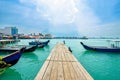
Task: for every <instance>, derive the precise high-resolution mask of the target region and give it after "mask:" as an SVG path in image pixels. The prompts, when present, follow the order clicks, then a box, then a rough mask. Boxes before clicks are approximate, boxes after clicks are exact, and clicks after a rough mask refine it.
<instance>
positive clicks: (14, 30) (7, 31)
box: [0, 27, 18, 36]
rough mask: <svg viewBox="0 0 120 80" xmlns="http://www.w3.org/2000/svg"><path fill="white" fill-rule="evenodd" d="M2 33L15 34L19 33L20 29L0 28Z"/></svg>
mask: <svg viewBox="0 0 120 80" xmlns="http://www.w3.org/2000/svg"><path fill="white" fill-rule="evenodd" d="M0 33H3V34H5V35H12V36H13V35H17V34H18V29H17V28H16V27H5V28H4V29H0Z"/></svg>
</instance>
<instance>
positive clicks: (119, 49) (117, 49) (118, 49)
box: [80, 41, 120, 52]
mask: <svg viewBox="0 0 120 80" xmlns="http://www.w3.org/2000/svg"><path fill="white" fill-rule="evenodd" d="M80 43H81V45H82V46H83V47H84V48H85V49H86V50H92V51H99V52H120V47H118V46H115V45H114V46H113V44H112V45H111V47H106V46H88V45H85V44H84V43H82V42H80ZM115 43H116V41H115ZM117 43H118V42H117Z"/></svg>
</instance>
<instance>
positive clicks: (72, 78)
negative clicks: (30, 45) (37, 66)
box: [35, 43, 93, 80]
mask: <svg viewBox="0 0 120 80" xmlns="http://www.w3.org/2000/svg"><path fill="white" fill-rule="evenodd" d="M35 80H93V78H92V77H91V76H90V75H89V73H88V72H87V71H86V70H85V69H84V67H83V66H82V65H81V64H80V63H79V62H78V60H77V59H76V58H75V57H74V56H73V55H72V53H71V52H70V51H69V50H68V48H67V47H66V46H65V45H64V44H59V43H58V44H56V46H55V47H54V48H53V49H52V51H51V53H50V55H49V56H48V58H47V59H46V61H45V63H44V65H43V67H42V68H41V70H40V71H39V73H38V74H37V76H36V78H35Z"/></svg>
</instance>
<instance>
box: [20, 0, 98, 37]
mask: <svg viewBox="0 0 120 80" xmlns="http://www.w3.org/2000/svg"><path fill="white" fill-rule="evenodd" d="M20 1H21V3H25V4H31V5H34V6H36V12H37V13H38V15H42V16H43V17H44V18H45V19H47V20H49V22H50V23H51V24H53V26H51V27H49V31H50V32H56V31H58V30H59V31H58V32H60V31H61V32H63V31H64V32H66V31H67V30H68V29H69V30H70V29H71V30H70V31H72V30H73V31H76V32H79V33H80V34H81V33H83V34H84V35H88V34H89V32H91V33H92V32H93V30H92V29H93V28H94V26H96V25H98V23H100V19H99V17H98V16H96V15H95V14H94V12H93V10H92V9H91V8H90V7H89V6H88V5H87V2H85V1H84V0H30V1H29V0H20ZM69 24H72V26H70V25H69ZM63 25H64V26H63ZM65 27H66V28H65ZM57 29H58V30H57ZM63 29H64V30H63ZM55 30H56V31H55ZM56 33H57V32H56Z"/></svg>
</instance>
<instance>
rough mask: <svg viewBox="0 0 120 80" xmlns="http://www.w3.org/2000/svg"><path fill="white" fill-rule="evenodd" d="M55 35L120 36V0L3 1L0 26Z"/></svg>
mask: <svg viewBox="0 0 120 80" xmlns="http://www.w3.org/2000/svg"><path fill="white" fill-rule="evenodd" d="M5 26H17V27H18V29H19V32H20V33H25V34H28V33H51V34H53V35H54V36H91V37H92V36H98V37H100V36H105V37H120V36H119V34H120V31H119V30H120V1H119V0H0V27H1V28H2V27H5Z"/></svg>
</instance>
